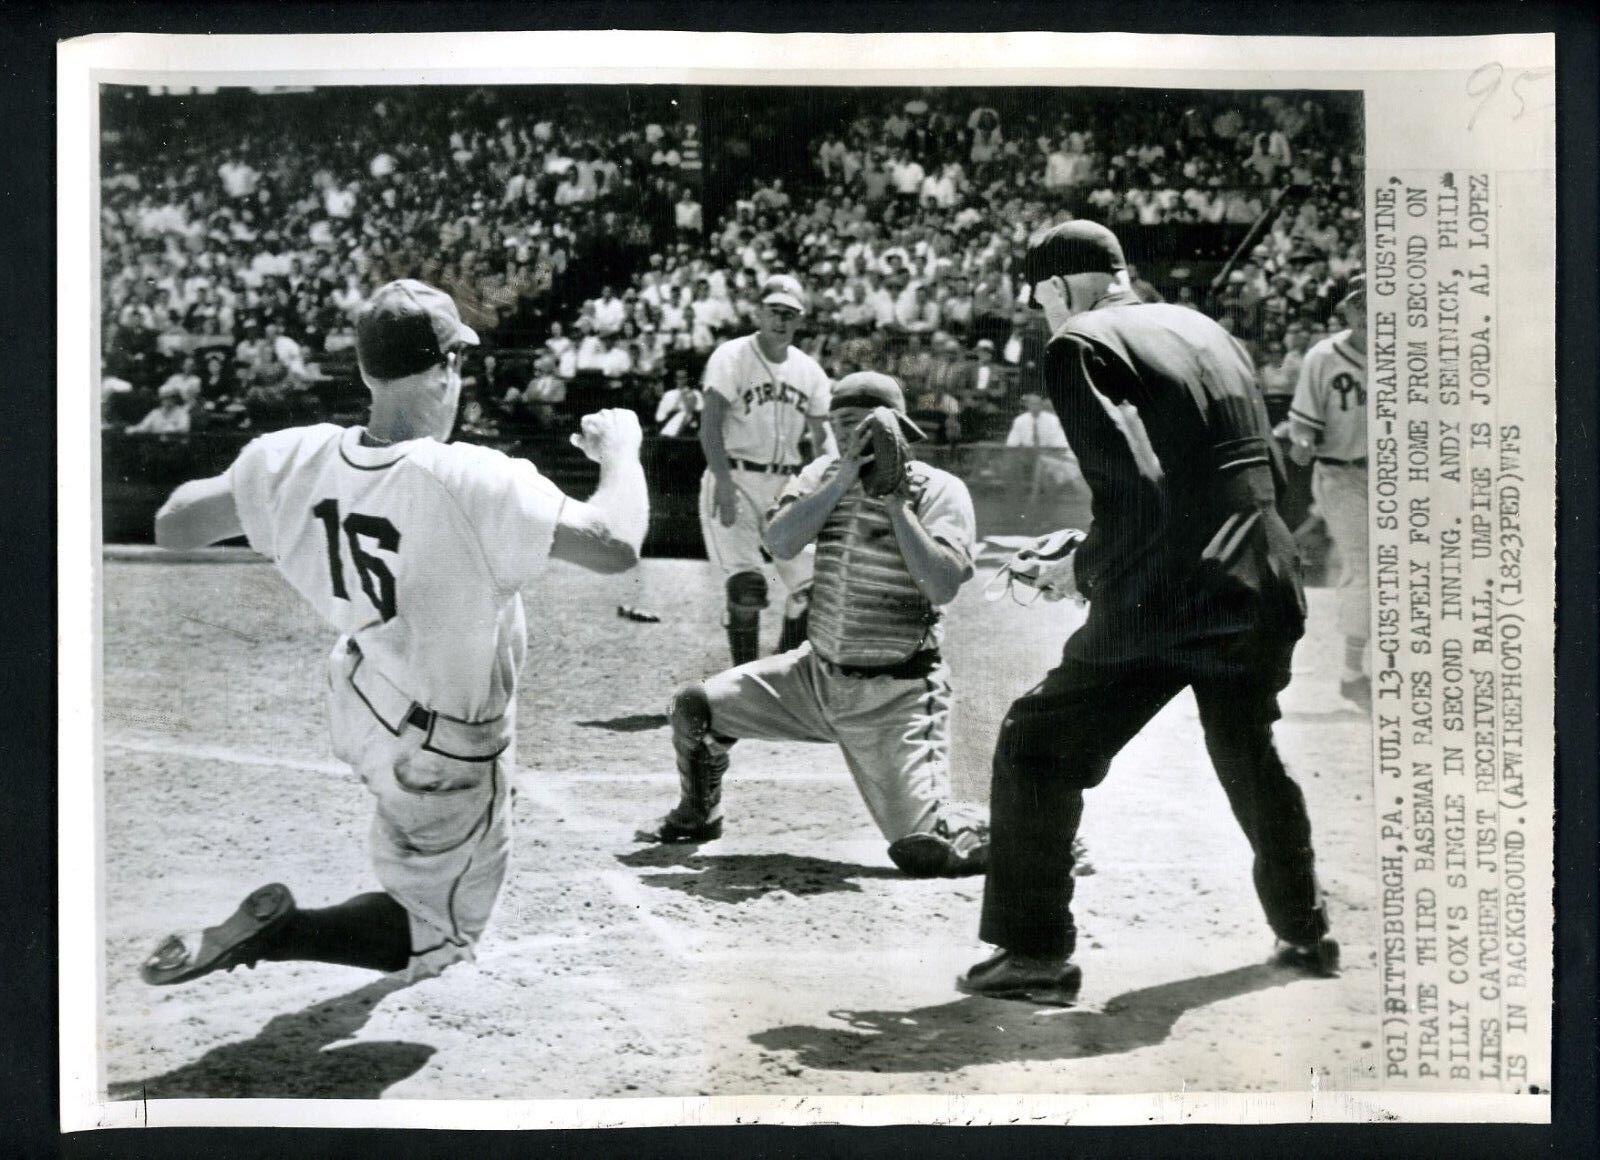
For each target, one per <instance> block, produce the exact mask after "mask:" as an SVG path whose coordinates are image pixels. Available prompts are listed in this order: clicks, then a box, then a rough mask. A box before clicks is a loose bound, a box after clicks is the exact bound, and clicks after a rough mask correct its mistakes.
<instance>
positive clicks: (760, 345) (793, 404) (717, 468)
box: [700, 274, 828, 665]
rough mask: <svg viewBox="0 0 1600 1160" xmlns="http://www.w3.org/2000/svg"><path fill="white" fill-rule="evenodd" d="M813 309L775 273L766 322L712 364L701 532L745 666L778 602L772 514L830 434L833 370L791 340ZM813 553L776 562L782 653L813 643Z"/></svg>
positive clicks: (764, 307)
mask: <svg viewBox="0 0 1600 1160" xmlns="http://www.w3.org/2000/svg"><path fill="white" fill-rule="evenodd" d="M805 309H806V304H805V291H804V290H802V289H801V287H800V283H799V282H797V281H796V280H795V279H793V278H791V277H789V276H788V275H786V274H779V275H776V276H774V277H772V278H769V279H768V280H767V281H766V283H765V284H764V285H763V286H762V288H761V316H760V328H759V329H758V330H757V331H756V332H755V333H754V334H747V335H745V336H743V337H742V338H734V339H729V340H728V341H727V342H725V343H723V344H722V345H721V346H719V347H717V349H716V350H714V351H712V352H711V357H710V358H709V359H708V360H707V361H706V369H705V380H704V381H705V413H704V416H703V417H702V419H701V422H700V446H701V447H702V448H703V449H704V450H705V455H706V473H705V476H704V477H703V479H702V480H701V484H700V530H701V533H702V534H703V535H704V536H705V542H706V556H707V558H709V559H710V561H711V563H712V566H713V567H716V568H718V569H719V570H720V571H721V572H722V575H723V582H724V584H725V586H726V590H727V615H726V625H727V629H728V647H729V649H730V650H731V652H732V654H733V663H734V664H736V665H741V664H744V663H745V662H746V661H753V660H755V659H756V657H758V656H760V655H761V610H762V609H763V608H765V607H766V606H767V603H768V598H767V578H766V575H765V573H764V572H763V571H762V564H763V562H764V560H765V559H766V558H768V553H766V552H765V551H763V548H762V542H761V536H762V530H763V525H764V515H765V513H766V511H767V509H768V508H769V507H771V506H772V502H773V501H774V500H775V499H777V498H778V494H779V493H780V492H781V491H782V490H783V488H784V485H785V484H787V483H788V482H789V481H790V480H791V479H792V478H793V477H794V476H796V475H798V474H799V473H800V466H801V463H802V462H803V460H802V456H801V454H800V437H801V436H802V435H805V434H809V436H810V438H811V446H812V447H813V448H814V449H817V450H821V449H823V448H824V447H825V446H826V440H827V437H828V433H827V427H826V424H825V422H824V419H825V418H826V416H827V414H828V376H827V374H826V373H824V371H823V369H822V368H821V367H820V366H818V365H817V363H816V360H814V359H813V358H812V357H811V356H810V355H808V354H806V353H805V352H804V351H802V350H800V349H799V348H797V347H795V346H791V345H790V344H791V343H792V342H793V341H794V336H795V331H796V329H797V327H798V326H799V323H800V318H801V316H802V315H804V314H805ZM811 555H812V554H811V552H810V551H805V552H800V553H798V554H796V555H795V556H793V557H792V558H790V559H775V560H773V563H774V565H775V567H776V569H777V572H778V577H779V579H781V580H782V581H783V584H784V587H785V588H786V589H787V593H788V594H787V596H786V598H785V600H784V608H783V616H784V620H783V633H782V635H781V636H780V638H779V641H778V651H779V652H785V651H787V650H789V649H792V648H794V647H795V646H796V645H798V644H799V643H800V642H801V641H803V640H804V639H805V615H806V603H807V599H808V596H809V589H810V584H811Z"/></svg>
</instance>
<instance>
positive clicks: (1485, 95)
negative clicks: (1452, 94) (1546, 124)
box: [1467, 61, 1556, 132]
mask: <svg viewBox="0 0 1600 1160" xmlns="http://www.w3.org/2000/svg"><path fill="white" fill-rule="evenodd" d="M1555 71H1556V70H1555V69H1553V68H1529V69H1522V70H1521V71H1519V72H1518V73H1516V75H1514V76H1513V77H1512V78H1511V84H1510V85H1509V86H1507V87H1508V89H1509V93H1508V95H1509V97H1510V99H1512V100H1514V101H1516V103H1517V105H1516V111H1515V112H1513V113H1512V114H1511V119H1512V120H1513V121H1520V120H1521V119H1522V115H1523V114H1524V113H1527V112H1538V111H1539V110H1541V109H1548V108H1549V107H1550V106H1551V105H1553V104H1555V101H1554V99H1553V98H1552V99H1551V100H1549V101H1546V102H1545V103H1544V104H1542V105H1538V106H1535V107H1534V108H1533V109H1531V110H1530V109H1529V107H1528V101H1527V97H1526V96H1525V95H1524V93H1523V86H1525V85H1529V84H1532V83H1533V82H1535V81H1541V80H1544V79H1545V78H1546V77H1548V76H1551V75H1552V74H1554V72H1555ZM1505 77H1506V70H1505V68H1504V67H1503V66H1502V65H1501V64H1500V63H1499V62H1498V61H1491V62H1490V63H1488V64H1485V65H1479V66H1478V67H1477V68H1475V69H1473V70H1472V75H1471V76H1469V77H1468V78H1467V96H1469V97H1473V98H1474V99H1476V100H1477V102H1478V104H1477V107H1476V108H1474V109H1473V110H1472V116H1471V118H1470V119H1468V121H1467V130H1468V132H1470V131H1471V130H1472V127H1473V126H1474V125H1476V124H1477V123H1478V117H1479V116H1480V115H1482V113H1483V111H1484V109H1485V108H1487V107H1488V105H1489V102H1490V101H1491V100H1493V99H1494V95H1495V94H1496V93H1498V92H1499V91H1500V86H1501V84H1502V83H1503V82H1504V81H1505Z"/></svg>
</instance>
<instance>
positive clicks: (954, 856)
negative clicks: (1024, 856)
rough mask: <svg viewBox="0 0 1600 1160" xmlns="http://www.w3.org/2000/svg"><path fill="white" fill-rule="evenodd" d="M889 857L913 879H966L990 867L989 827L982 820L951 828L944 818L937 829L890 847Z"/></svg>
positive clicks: (925, 831)
mask: <svg viewBox="0 0 1600 1160" xmlns="http://www.w3.org/2000/svg"><path fill="white" fill-rule="evenodd" d="M889 860H890V861H891V862H893V863H894V864H895V865H896V866H897V867H899V869H900V872H901V873H902V874H905V875H907V876H909V877H911V878H962V877H965V876H967V875H969V874H983V873H985V872H986V871H987V870H988V869H989V827H988V826H987V825H985V824H983V823H981V822H975V823H972V824H965V825H960V826H958V827H956V828H955V829H951V828H950V823H949V822H948V821H946V820H945V819H944V818H940V819H939V820H938V821H937V822H935V823H934V824H933V829H931V830H924V831H923V832H921V833H918V834H907V835H906V836H905V837H904V838H901V839H900V840H899V841H897V842H894V843H892V844H891V845H890V846H889Z"/></svg>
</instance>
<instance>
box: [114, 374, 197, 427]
mask: <svg viewBox="0 0 1600 1160" xmlns="http://www.w3.org/2000/svg"><path fill="white" fill-rule="evenodd" d="M159 398H160V400H161V405H160V406H158V407H156V408H155V409H154V410H153V411H151V412H150V413H149V414H147V415H146V416H145V417H144V418H143V419H140V420H139V421H138V422H137V423H135V424H134V425H133V426H132V427H129V428H128V434H129V435H187V434H188V433H189V410H188V408H187V407H185V406H184V405H183V396H182V394H181V393H180V392H179V390H178V388H177V387H173V386H164V387H162V388H161V391H160V394H159Z"/></svg>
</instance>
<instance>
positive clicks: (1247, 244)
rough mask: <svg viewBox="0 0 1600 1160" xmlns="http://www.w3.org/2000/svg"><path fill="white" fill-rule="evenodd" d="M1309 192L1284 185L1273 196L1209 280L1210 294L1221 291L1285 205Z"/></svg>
mask: <svg viewBox="0 0 1600 1160" xmlns="http://www.w3.org/2000/svg"><path fill="white" fill-rule="evenodd" d="M1310 192H1311V187H1310V186H1309V185H1286V186H1284V187H1283V188H1282V189H1280V190H1278V192H1277V193H1275V194H1273V196H1272V201H1270V202H1269V203H1268V204H1267V208H1266V209H1264V210H1262V211H1261V216H1260V217H1258V218H1256V220H1255V221H1254V222H1253V223H1252V224H1251V226H1250V230H1249V232H1248V233H1246V234H1245V236H1244V240H1243V241H1241V242H1240V243H1239V244H1238V245H1237V246H1236V247H1234V251H1233V253H1232V254H1230V255H1228V260H1227V261H1226V262H1224V263H1223V264H1222V269H1221V270H1219V271H1218V272H1217V276H1216V277H1215V278H1213V279H1211V293H1212V294H1213V295H1215V294H1216V292H1217V291H1218V290H1220V289H1222V286H1223V284H1224V283H1225V282H1227V280H1228V275H1229V274H1231V273H1233V271H1234V268H1235V267H1236V266H1238V264H1239V262H1240V261H1241V260H1242V259H1243V258H1244V256H1245V255H1246V254H1248V253H1249V252H1250V251H1251V250H1253V249H1255V245H1256V243H1257V242H1259V241H1260V240H1261V236H1262V235H1263V234H1265V233H1266V232H1267V231H1268V230H1269V229H1271V228H1272V223H1273V222H1275V221H1276V220H1277V219H1278V215H1279V214H1280V213H1282V212H1283V210H1284V209H1285V208H1286V207H1287V203H1288V202H1289V201H1290V200H1291V199H1296V200H1298V199H1299V198H1303V197H1305V195H1306V194H1308V193H1310Z"/></svg>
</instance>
